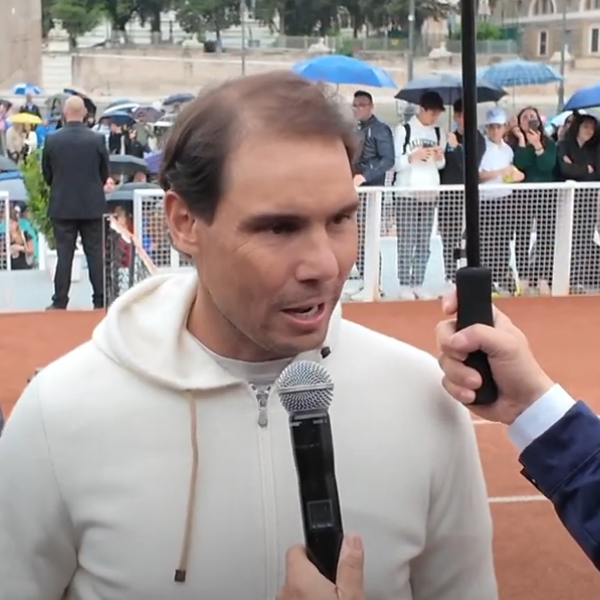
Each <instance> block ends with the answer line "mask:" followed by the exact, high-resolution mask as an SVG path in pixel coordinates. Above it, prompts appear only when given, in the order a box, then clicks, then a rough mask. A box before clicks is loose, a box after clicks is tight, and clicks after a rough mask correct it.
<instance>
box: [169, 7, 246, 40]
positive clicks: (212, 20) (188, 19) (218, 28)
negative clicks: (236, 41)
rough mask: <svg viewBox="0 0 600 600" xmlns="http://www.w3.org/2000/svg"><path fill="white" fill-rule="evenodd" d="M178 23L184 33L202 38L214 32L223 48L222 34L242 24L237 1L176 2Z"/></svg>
mask: <svg viewBox="0 0 600 600" xmlns="http://www.w3.org/2000/svg"><path fill="white" fill-rule="evenodd" d="M175 10H176V13H177V21H178V23H179V26H180V27H181V29H183V31H185V32H186V33H190V34H195V35H197V36H200V35H202V34H204V33H205V32H206V31H212V32H214V33H215V36H216V38H217V47H218V48H220V47H221V32H222V31H223V30H224V29H227V28H229V27H231V26H232V25H239V24H240V3H239V2H238V1H237V0H233V1H232V0H175Z"/></svg>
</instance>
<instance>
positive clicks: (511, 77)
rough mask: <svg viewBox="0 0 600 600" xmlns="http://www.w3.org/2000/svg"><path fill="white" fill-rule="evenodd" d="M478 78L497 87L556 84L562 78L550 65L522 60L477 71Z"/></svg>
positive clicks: (510, 61)
mask: <svg viewBox="0 0 600 600" xmlns="http://www.w3.org/2000/svg"><path fill="white" fill-rule="evenodd" d="M477 74H478V76H479V77H480V78H482V79H485V80H486V81H489V82H490V83H493V84H495V85H497V86H499V87H502V88H506V87H520V86H527V85H546V84H548V83H557V82H559V81H562V80H563V79H564V77H563V76H562V75H561V74H560V73H559V72H558V71H557V70H556V69H553V68H552V67H551V66H550V65H546V64H544V63H538V62H532V61H527V60H522V59H520V58H518V59H516V60H509V61H506V62H502V63H498V64H495V65H492V66H491V67H487V68H485V69H483V70H481V71H479V72H478V73H477Z"/></svg>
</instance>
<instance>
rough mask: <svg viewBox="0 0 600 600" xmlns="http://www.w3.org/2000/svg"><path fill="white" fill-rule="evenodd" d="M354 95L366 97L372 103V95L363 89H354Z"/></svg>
mask: <svg viewBox="0 0 600 600" xmlns="http://www.w3.org/2000/svg"><path fill="white" fill-rule="evenodd" d="M354 97H355V98H366V99H367V100H368V101H369V102H370V103H371V104H373V96H372V95H371V94H369V92H367V91H365V90H356V92H354Z"/></svg>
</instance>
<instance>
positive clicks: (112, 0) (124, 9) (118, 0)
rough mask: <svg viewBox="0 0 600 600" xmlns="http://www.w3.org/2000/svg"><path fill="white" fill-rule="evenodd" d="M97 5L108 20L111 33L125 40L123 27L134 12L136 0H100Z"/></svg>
mask: <svg viewBox="0 0 600 600" xmlns="http://www.w3.org/2000/svg"><path fill="white" fill-rule="evenodd" d="M98 4H99V5H100V6H101V7H102V9H103V11H104V13H105V14H106V16H107V17H108V19H109V20H110V23H111V25H112V30H113V32H114V33H116V34H117V35H120V36H121V37H122V38H123V39H125V40H126V39H127V31H126V29H125V27H126V26H127V23H129V21H131V19H132V17H133V15H134V14H135V12H136V9H137V5H136V0H101V2H98Z"/></svg>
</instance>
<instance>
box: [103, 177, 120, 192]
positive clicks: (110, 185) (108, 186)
mask: <svg viewBox="0 0 600 600" xmlns="http://www.w3.org/2000/svg"><path fill="white" fill-rule="evenodd" d="M116 188H117V182H116V180H115V178H114V177H113V176H112V175H109V176H108V178H107V179H106V182H105V183H104V193H105V194H110V193H111V192H114V191H115V189H116Z"/></svg>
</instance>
